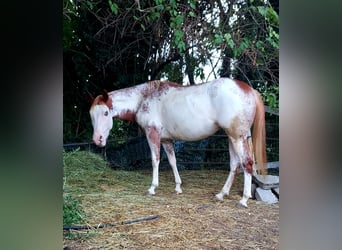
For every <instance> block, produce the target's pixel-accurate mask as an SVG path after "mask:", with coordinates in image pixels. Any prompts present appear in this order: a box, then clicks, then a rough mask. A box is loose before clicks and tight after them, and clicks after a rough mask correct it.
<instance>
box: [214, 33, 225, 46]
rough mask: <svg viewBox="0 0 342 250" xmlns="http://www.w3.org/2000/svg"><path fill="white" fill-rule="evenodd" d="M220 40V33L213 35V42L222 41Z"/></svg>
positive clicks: (221, 38) (218, 42)
mask: <svg viewBox="0 0 342 250" xmlns="http://www.w3.org/2000/svg"><path fill="white" fill-rule="evenodd" d="M222 41H223V37H222V35H220V34H215V36H214V42H215V43H216V44H220V43H222Z"/></svg>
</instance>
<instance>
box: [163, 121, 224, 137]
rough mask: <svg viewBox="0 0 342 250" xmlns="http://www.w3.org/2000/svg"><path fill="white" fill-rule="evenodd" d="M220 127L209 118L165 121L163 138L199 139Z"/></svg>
mask: <svg viewBox="0 0 342 250" xmlns="http://www.w3.org/2000/svg"><path fill="white" fill-rule="evenodd" d="M218 128H219V127H218V125H217V124H216V123H215V122H214V121H211V120H209V119H196V118H194V117H192V118H191V117H188V118H187V119H182V120H178V119H175V120H173V121H169V122H165V123H164V126H163V133H162V138H164V139H174V140H184V141H197V140H200V139H203V138H206V137H208V136H210V135H212V134H214V133H215V132H216V131H217V130H218Z"/></svg>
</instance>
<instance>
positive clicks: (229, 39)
mask: <svg viewBox="0 0 342 250" xmlns="http://www.w3.org/2000/svg"><path fill="white" fill-rule="evenodd" d="M224 39H225V40H226V42H227V44H228V45H229V47H230V48H231V49H233V48H234V47H235V43H234V40H233V38H232V36H231V34H229V33H227V34H224Z"/></svg>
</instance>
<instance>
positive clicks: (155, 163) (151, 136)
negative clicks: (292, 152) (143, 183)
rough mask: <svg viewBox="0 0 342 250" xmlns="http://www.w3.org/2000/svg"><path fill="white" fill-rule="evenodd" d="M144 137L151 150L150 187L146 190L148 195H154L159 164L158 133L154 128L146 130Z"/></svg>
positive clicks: (157, 183)
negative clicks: (151, 170)
mask: <svg viewBox="0 0 342 250" xmlns="http://www.w3.org/2000/svg"><path fill="white" fill-rule="evenodd" d="M145 132H146V137H147V141H148V144H149V146H150V150H151V158H152V167H153V173H152V185H151V187H150V188H149V189H148V194H149V195H155V194H156V192H155V188H156V187H158V185H159V173H158V172H159V162H160V133H159V131H158V130H157V129H156V128H155V127H153V126H152V127H148V128H147V129H146V131H145Z"/></svg>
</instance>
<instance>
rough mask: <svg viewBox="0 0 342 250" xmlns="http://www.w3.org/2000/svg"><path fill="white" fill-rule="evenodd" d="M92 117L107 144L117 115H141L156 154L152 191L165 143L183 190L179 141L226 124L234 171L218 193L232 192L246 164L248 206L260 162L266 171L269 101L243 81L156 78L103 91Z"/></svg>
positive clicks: (97, 133) (140, 121) (132, 118)
mask: <svg viewBox="0 0 342 250" xmlns="http://www.w3.org/2000/svg"><path fill="white" fill-rule="evenodd" d="M90 117H91V121H92V125H93V128H94V134H93V141H94V142H95V144H96V145H98V146H100V147H103V146H105V145H106V140H107V137H108V135H109V132H110V130H111V129H112V126H113V120H112V119H113V117H114V118H118V119H122V120H129V121H135V122H137V123H138V124H139V125H140V127H141V128H142V129H143V130H144V132H145V134H146V137H147V140H148V144H149V146H150V149H151V156H152V166H153V178H152V185H151V187H150V188H149V189H148V193H149V194H151V195H154V194H155V188H156V187H157V186H158V184H159V180H158V168H159V161H160V145H163V147H164V149H165V152H166V154H167V157H168V160H169V163H170V165H171V167H172V170H173V174H174V177H175V182H176V188H175V190H176V192H177V193H182V189H181V183H182V182H181V178H180V176H179V173H178V170H177V165H176V157H175V152H174V149H173V141H174V140H183V141H197V140H200V139H204V138H206V137H208V136H210V135H212V134H214V133H215V132H217V131H218V130H219V129H220V128H222V129H224V131H225V132H226V134H227V135H228V138H229V140H228V141H229V154H230V172H229V175H228V178H227V180H226V182H225V184H224V186H223V188H222V190H221V192H220V193H218V194H217V195H216V197H217V198H218V199H220V200H222V199H223V197H224V195H228V194H229V190H230V188H231V185H232V183H233V180H234V176H235V174H236V173H237V170H238V167H240V166H241V167H242V169H243V171H244V190H243V196H242V199H241V200H240V204H241V205H243V206H245V207H247V200H248V198H250V197H251V183H252V175H253V174H256V173H257V171H256V170H257V168H258V169H259V170H261V171H262V172H263V171H265V169H266V168H265V165H266V150H265V113H264V103H263V101H262V99H261V97H260V94H259V93H258V92H257V91H256V90H254V89H253V88H251V87H250V86H249V85H248V84H246V83H244V82H242V81H238V80H231V79H229V78H220V79H217V80H213V81H210V82H207V83H203V84H198V85H191V86H181V85H178V84H176V83H172V82H168V81H150V82H147V83H143V84H140V85H137V86H134V87H129V88H124V89H120V90H116V91H112V92H109V93H104V94H102V95H99V96H97V97H96V98H95V99H94V100H93V103H92V106H91V108H90ZM252 125H253V137H251V126H252ZM251 140H252V141H251ZM252 142H253V145H254V149H253V146H252ZM254 156H255V158H254ZM255 160H256V162H257V166H258V167H256V165H255Z"/></svg>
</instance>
